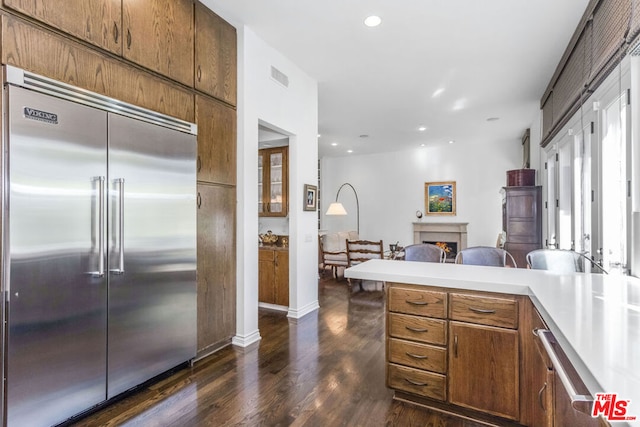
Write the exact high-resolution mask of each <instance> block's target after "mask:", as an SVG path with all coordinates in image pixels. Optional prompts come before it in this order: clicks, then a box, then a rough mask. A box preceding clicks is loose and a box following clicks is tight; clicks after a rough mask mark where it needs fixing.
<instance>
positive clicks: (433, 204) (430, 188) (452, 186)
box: [424, 181, 456, 215]
mask: <svg viewBox="0 0 640 427" xmlns="http://www.w3.org/2000/svg"><path fill="white" fill-rule="evenodd" d="M424 201H425V205H426V206H425V212H426V213H427V215H455V214H456V182H455V181H442V182H425V183H424Z"/></svg>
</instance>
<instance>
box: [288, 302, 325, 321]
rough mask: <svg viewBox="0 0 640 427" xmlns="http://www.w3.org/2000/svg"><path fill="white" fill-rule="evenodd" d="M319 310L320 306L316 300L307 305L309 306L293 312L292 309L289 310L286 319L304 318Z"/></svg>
mask: <svg viewBox="0 0 640 427" xmlns="http://www.w3.org/2000/svg"><path fill="white" fill-rule="evenodd" d="M319 308H320V304H318V300H315V301H313V302H312V303H309V304H307V305H305V306H304V307H302V308H300V309H298V310H294V309H292V308H289V312H288V313H287V317H289V318H291V319H300V318H302V317H304V316H306V315H307V314H309V313H312V312H314V311H316V310H317V309H319Z"/></svg>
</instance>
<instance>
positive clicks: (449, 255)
mask: <svg viewBox="0 0 640 427" xmlns="http://www.w3.org/2000/svg"><path fill="white" fill-rule="evenodd" d="M422 243H429V244H431V245H436V246H439V247H441V248H442V250H444V253H445V255H446V259H445V262H454V261H455V259H456V255H457V254H458V243H457V242H442V241H441V242H430V241H427V240H423V241H422Z"/></svg>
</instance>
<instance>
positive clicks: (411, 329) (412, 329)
mask: <svg viewBox="0 0 640 427" xmlns="http://www.w3.org/2000/svg"><path fill="white" fill-rule="evenodd" d="M405 328H407V329H408V330H410V331H411V332H427V331H429V330H428V329H427V328H412V327H411V326H405Z"/></svg>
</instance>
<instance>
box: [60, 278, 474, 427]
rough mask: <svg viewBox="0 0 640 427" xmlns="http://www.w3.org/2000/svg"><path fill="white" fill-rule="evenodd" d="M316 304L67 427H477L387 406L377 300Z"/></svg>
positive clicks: (264, 316) (333, 295) (336, 293)
mask: <svg viewBox="0 0 640 427" xmlns="http://www.w3.org/2000/svg"><path fill="white" fill-rule="evenodd" d="M356 288H357V287H356ZM365 289H367V288H365ZM319 299H320V310H319V311H317V312H315V313H311V314H309V315H307V316H305V317H304V318H302V319H300V320H299V321H291V320H288V319H287V317H286V315H285V314H284V313H277V312H272V311H267V310H261V311H260V315H259V328H260V334H261V336H262V340H261V341H260V342H259V343H258V344H256V345H254V346H252V347H251V348H248V349H240V348H235V347H232V346H229V347H227V348H225V349H222V350H220V351H219V352H217V353H215V354H214V355H212V356H210V357H208V358H206V359H204V360H201V361H199V362H198V363H196V364H195V365H194V366H193V367H191V368H185V369H183V370H181V371H179V372H177V373H175V374H174V375H172V376H170V377H168V378H166V379H164V380H162V381H160V382H158V383H155V384H153V385H151V386H149V387H146V388H144V389H142V390H140V391H138V392H136V393H135V394H133V395H130V396H128V397H126V398H124V399H122V400H120V401H118V402H116V403H114V404H112V405H110V406H109V407H107V408H105V409H103V410H101V411H99V412H97V413H94V414H92V415H90V416H88V417H86V418H84V419H81V420H79V421H77V422H75V424H72V425H74V426H180V427H183V426H184V427H188V426H433V427H436V426H450V427H479V426H481V424H478V423H474V422H471V421H467V420H464V419H462V418H457V417H453V416H449V415H444V414H440V413H437V412H431V411H427V410H425V409H423V408H419V407H416V406H413V405H410V404H405V403H402V402H398V401H394V400H392V396H393V393H392V391H390V390H389V389H387V388H386V386H385V378H384V375H385V368H384V358H385V356H384V302H383V293H382V292H381V291H380V290H365V291H364V292H354V293H351V292H350V291H349V290H348V287H347V284H346V282H345V281H340V282H336V281H335V280H333V279H323V280H321V281H320V286H319Z"/></svg>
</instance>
